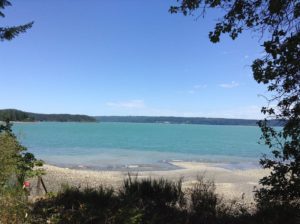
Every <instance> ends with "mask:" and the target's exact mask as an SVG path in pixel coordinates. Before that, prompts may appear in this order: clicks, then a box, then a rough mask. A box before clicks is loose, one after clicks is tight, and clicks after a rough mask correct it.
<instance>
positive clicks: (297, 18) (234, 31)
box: [170, 0, 300, 209]
mask: <svg viewBox="0 0 300 224" xmlns="http://www.w3.org/2000/svg"><path fill="white" fill-rule="evenodd" d="M177 2H178V5H175V6H172V7H171V8H170V12H171V13H179V12H181V13H183V14H184V15H191V14H193V13H198V14H201V15H203V16H204V15H205V12H206V10H208V9H216V10H221V11H222V12H223V15H224V16H222V17H221V18H219V20H218V22H217V23H216V25H215V29H214V30H213V31H212V32H210V33H209V38H210V40H211V42H213V43H217V42H219V41H220V37H221V35H222V34H229V36H230V37H231V38H232V39H233V40H234V39H236V38H237V37H238V36H239V35H240V34H241V33H242V32H243V31H244V30H251V31H253V32H255V33H258V34H259V35H260V36H261V38H262V39H264V42H263V45H262V46H263V48H264V51H265V55H264V56H263V57H262V58H258V59H256V60H254V62H253V64H252V71H253V76H254V79H255V80H256V81H257V82H258V83H262V84H265V85H266V86H267V89H268V91H269V92H270V93H271V94H270V95H271V96H270V97H269V98H268V105H267V106H265V107H263V108H262V113H263V114H265V115H267V119H279V120H282V121H283V128H282V129H280V130H279V129H275V128H274V127H271V126H270V125H269V124H268V122H267V119H265V120H263V121H260V122H259V126H260V127H261V130H262V137H261V140H262V142H263V143H264V144H265V145H267V146H268V147H269V148H270V150H271V152H272V154H273V156H271V157H267V156H264V157H263V158H262V159H261V160H260V164H261V165H262V167H263V168H267V169H271V173H270V175H268V176H266V177H264V178H262V179H261V180H260V184H261V185H262V186H263V187H262V188H260V189H259V190H257V192H256V199H257V202H258V203H259V204H260V206H261V207H266V209H268V207H269V206H274V204H276V205H275V206H277V205H278V206H282V205H283V204H284V205H285V206H287V207H290V206H292V207H295V209H297V208H299V207H300V0H177Z"/></svg>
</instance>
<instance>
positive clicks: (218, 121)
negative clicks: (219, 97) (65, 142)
mask: <svg viewBox="0 0 300 224" xmlns="http://www.w3.org/2000/svg"><path fill="white" fill-rule="evenodd" d="M95 118H96V120H97V121H100V122H129V123H170V124H206V125H246V126H256V125H257V122H258V120H250V119H249V120H248V119H227V118H204V117H151V116H97V117H95ZM269 123H270V125H271V126H282V125H283V123H284V122H283V121H280V120H271V121H269Z"/></svg>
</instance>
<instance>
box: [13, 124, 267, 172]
mask: <svg viewBox="0 0 300 224" xmlns="http://www.w3.org/2000/svg"><path fill="white" fill-rule="evenodd" d="M13 130H14V132H15V133H16V135H17V136H18V138H19V139H20V140H21V142H22V143H23V144H24V145H25V146H26V147H28V149H29V151H30V152H33V153H34V154H35V155H36V157H38V158H40V159H43V160H45V161H46V162H47V163H50V164H55V165H60V166H67V167H87V168H93V169H112V170H116V169H117V170H118V169H145V170H151V169H172V168H174V166H172V165H171V164H169V163H168V162H169V161H172V160H183V161H200V162H218V163H225V164H227V167H229V168H235V167H239V168H249V167H253V166H257V162H258V160H259V157H260V156H261V155H262V153H267V152H268V151H267V149H266V148H265V147H264V146H263V145H259V144H258V141H259V137H260V134H261V132H260V129H259V128H258V127H252V126H218V125H189V124H137V123H59V122H37V123H17V124H15V125H14V126H13ZM228 164H229V165H228Z"/></svg>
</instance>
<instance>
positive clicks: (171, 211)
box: [27, 177, 300, 224]
mask: <svg viewBox="0 0 300 224" xmlns="http://www.w3.org/2000/svg"><path fill="white" fill-rule="evenodd" d="M250 211H251V212H250ZM274 212H276V214H275V215H274ZM299 214H300V210H295V209H288V208H287V207H284V209H282V207H270V209H269V210H255V211H254V210H253V209H252V210H251V209H250V208H249V207H247V206H246V205H245V204H243V203H242V202H238V201H229V202H228V201H224V200H223V199H222V198H220V197H219V196H218V195H217V194H216V192H215V186H214V184H213V182H209V181H205V180H204V179H203V178H199V180H198V182H197V183H196V184H195V185H194V186H193V187H192V188H191V189H190V190H188V191H186V192H184V191H183V190H182V187H181V181H178V182H172V181H168V180H165V179H159V180H156V179H142V180H138V179H137V178H132V177H129V178H128V179H126V180H125V181H124V184H123V186H122V187H121V188H120V189H113V188H107V187H104V186H100V187H99V188H98V189H90V188H86V189H82V190H81V189H79V188H73V187H67V188H65V189H63V190H62V191H61V192H59V193H58V194H57V195H52V196H49V197H47V198H44V199H41V200H39V201H37V202H36V203H34V204H33V207H32V210H31V213H30V215H29V218H28V220H27V221H28V222H29V223H110V224H114V223H118V224H122V223H132V224H135V223H149V224H150V223H152V224H160V223H161V224H168V223H170V224H171V223H172V224H174V223H175V224H176V223H178V224H196V223H197V224H199V223H200V224H201V223H205V224H215V223H216V224H218V223H220V224H221V223H222V224H226V223H228V224H229V223H230V224H234V223H239V224H240V223H245V224H252V223H253V224H254V223H263V224H267V223H273V224H277V223H278V224H279V223H286V224H289V223H291V224H293V223H297V222H298V221H300V216H299Z"/></svg>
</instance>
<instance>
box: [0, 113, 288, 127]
mask: <svg viewBox="0 0 300 224" xmlns="http://www.w3.org/2000/svg"><path fill="white" fill-rule="evenodd" d="M6 119H9V120H10V121H14V122H91V123H92V122H126V123H159V124H202V125H239V126H258V125H257V122H258V121H259V120H257V119H243V118H207V117H174V116H88V115H81V114H40V113H32V112H25V111H21V110H16V109H3V110H0V121H1V120H2V121H5V120H6ZM268 122H269V124H270V125H271V126H282V125H283V123H284V122H283V121H280V120H270V121H268Z"/></svg>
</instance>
